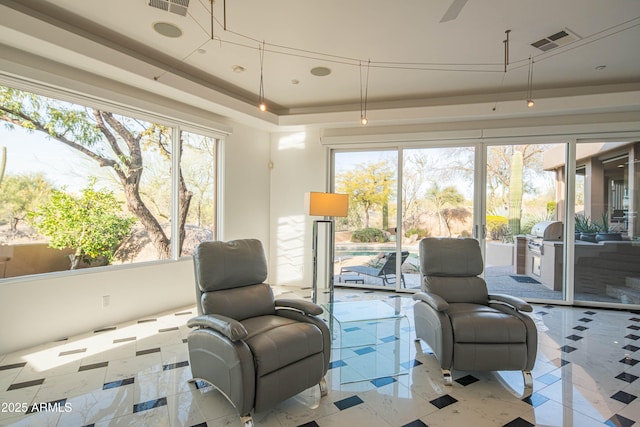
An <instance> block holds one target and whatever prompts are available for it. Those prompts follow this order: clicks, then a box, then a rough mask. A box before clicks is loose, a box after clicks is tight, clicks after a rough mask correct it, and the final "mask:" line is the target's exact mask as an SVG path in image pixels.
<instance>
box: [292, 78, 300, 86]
mask: <svg viewBox="0 0 640 427" xmlns="http://www.w3.org/2000/svg"><path fill="white" fill-rule="evenodd" d="M291 84H292V85H298V84H300V80H298V79H293V80H291Z"/></svg>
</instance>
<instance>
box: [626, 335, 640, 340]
mask: <svg viewBox="0 0 640 427" xmlns="http://www.w3.org/2000/svg"><path fill="white" fill-rule="evenodd" d="M625 338H626V339H629V340H634V341H636V340H638V339H640V336H638V335H634V334H629V335H627V336H625Z"/></svg>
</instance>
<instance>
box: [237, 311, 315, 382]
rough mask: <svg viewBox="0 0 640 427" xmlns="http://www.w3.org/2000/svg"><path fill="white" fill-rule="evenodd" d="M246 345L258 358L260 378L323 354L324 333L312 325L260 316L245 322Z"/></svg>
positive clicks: (243, 322)
mask: <svg viewBox="0 0 640 427" xmlns="http://www.w3.org/2000/svg"><path fill="white" fill-rule="evenodd" d="M241 323H242V324H243V325H244V327H245V329H246V330H247V332H248V333H249V335H248V336H247V338H246V339H245V342H246V343H247V345H248V346H249V348H250V349H251V352H252V353H253V356H254V363H255V368H256V374H257V376H258V377H261V376H264V375H266V374H268V373H270V372H273V371H276V370H278V369H280V368H283V367H285V366H288V365H290V364H292V363H295V362H298V361H300V360H302V359H305V358H307V357H309V356H312V355H314V354H317V353H321V352H322V351H323V346H324V344H323V338H322V332H321V331H320V329H318V327H317V326H315V325H313V324H311V323H301V322H298V321H295V320H293V319H289V318H286V317H280V316H260V317H254V318H250V319H246V320H244V321H242V322H241Z"/></svg>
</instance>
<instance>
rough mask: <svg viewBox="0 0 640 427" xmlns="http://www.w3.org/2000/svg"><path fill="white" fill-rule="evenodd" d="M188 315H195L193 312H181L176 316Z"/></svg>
mask: <svg viewBox="0 0 640 427" xmlns="http://www.w3.org/2000/svg"><path fill="white" fill-rule="evenodd" d="M187 314H193V312H191V311H181V312H180V313H176V316H186V315H187Z"/></svg>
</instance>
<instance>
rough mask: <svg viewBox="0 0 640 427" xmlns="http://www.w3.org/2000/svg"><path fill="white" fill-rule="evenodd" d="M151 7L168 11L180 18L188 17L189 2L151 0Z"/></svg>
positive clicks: (187, 0) (184, 0)
mask: <svg viewBox="0 0 640 427" xmlns="http://www.w3.org/2000/svg"><path fill="white" fill-rule="evenodd" d="M149 6H151V7H155V8H156V9H161V10H166V11H167V12H172V13H175V14H176V15H180V16H187V8H188V7H189V0H149Z"/></svg>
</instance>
